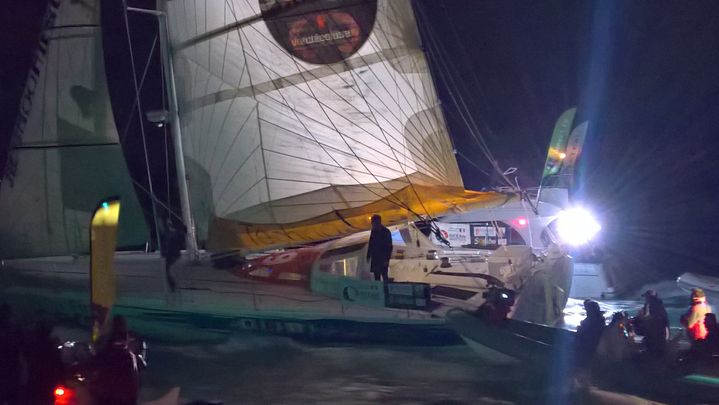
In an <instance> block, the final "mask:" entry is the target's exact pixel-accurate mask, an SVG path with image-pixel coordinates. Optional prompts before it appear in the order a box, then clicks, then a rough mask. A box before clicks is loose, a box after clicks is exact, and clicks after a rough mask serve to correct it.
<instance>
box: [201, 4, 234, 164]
mask: <svg viewBox="0 0 719 405" xmlns="http://www.w3.org/2000/svg"><path fill="white" fill-rule="evenodd" d="M222 9H223V20H226V19H227V10H226V7H222ZM229 42H230V36H229V35H226V36H225V50H224V53H223V54H222V68H221V69H220V84H222V83H223V82H224V80H223V78H224V77H225V64H226V62H227V46H228V44H229ZM208 65H209V64H208ZM210 68H211V66H208V70H210ZM242 74H244V69H243V71H242ZM242 74H241V75H240V80H242ZM238 85H239V83H238ZM234 105H235V99H234V98H233V99H232V100H231V101H230V105H229V106H227V112H226V113H225V117H224V118H223V119H222V124H221V125H220V129H219V130H218V132H217V136H216V137H215V145H214V147H213V148H212V155H210V160H209V162H210V165H211V164H212V161H213V160H214V158H215V154H216V153H217V145H218V144H219V140H220V134H222V131H223V130H224V129H225V124H227V118H228V117H229V116H230V111H232V107H233V106H234ZM209 150H210V148H209V147H208V148H207V149H206V150H205V154H204V155H203V156H202V161H203V162H205V163H207V162H208V160H207V151H209Z"/></svg>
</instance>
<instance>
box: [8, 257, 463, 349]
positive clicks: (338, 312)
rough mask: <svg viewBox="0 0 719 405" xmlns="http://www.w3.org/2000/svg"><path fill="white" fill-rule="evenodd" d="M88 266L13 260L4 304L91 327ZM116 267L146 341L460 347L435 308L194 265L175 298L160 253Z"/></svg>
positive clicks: (119, 306)
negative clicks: (385, 304) (234, 339)
mask: <svg viewBox="0 0 719 405" xmlns="http://www.w3.org/2000/svg"><path fill="white" fill-rule="evenodd" d="M88 268H89V264H88V263H87V260H86V259H85V258H74V259H73V258H52V259H43V260H24V261H15V262H6V263H5V265H4V267H3V269H2V273H1V274H2V277H1V278H0V280H1V281H2V283H1V284H0V285H1V286H2V288H1V290H0V297H1V298H0V299H2V300H4V301H7V302H8V303H9V304H10V305H11V306H12V307H13V310H14V312H15V313H16V314H17V315H18V316H19V317H20V319H33V318H37V317H45V318H51V319H53V320H59V321H61V322H69V323H73V324H77V325H83V326H88V327H89V325H90V306H89V302H90V297H89V292H88V285H89V278H88ZM115 270H116V274H117V289H118V294H117V295H118V299H117V302H116V304H115V307H114V309H113V313H114V314H120V315H124V316H126V317H127V318H128V320H129V322H130V325H131V327H132V328H133V329H134V330H135V331H136V332H137V333H139V334H142V335H144V336H146V337H148V338H153V339H160V340H166V341H180V342H181V341H197V340H216V339H223V338H226V337H227V336H229V335H232V334H237V333H255V334H257V333H259V334H273V335H282V336H289V337H292V338H296V339H300V340H305V341H311V342H359V343H382V344H397V345H429V346H438V345H455V344H461V343H462V340H461V339H460V338H459V336H457V334H456V333H454V332H453V331H452V330H451V328H449V327H447V325H446V323H445V322H444V320H443V319H442V318H439V317H435V316H432V314H431V313H429V312H427V311H419V310H407V309H403V310H399V309H390V308H371V307H364V306H360V305H353V304H351V303H347V302H344V301H342V300H338V299H332V298H327V297H322V296H317V295H315V294H312V293H311V292H309V291H306V290H304V289H302V288H299V287H294V286H278V285H268V284H266V283H261V282H257V281H253V280H244V279H239V278H237V277H236V276H234V275H232V274H230V273H228V272H224V271H221V270H217V269H213V268H211V267H206V266H202V265H192V264H190V263H187V262H181V263H179V264H178V265H177V268H176V272H175V274H176V276H177V279H178V285H179V286H180V287H179V288H178V291H177V292H175V293H170V292H169V291H168V290H167V287H166V283H165V279H164V277H165V275H164V267H163V261H162V259H161V258H159V257H158V256H156V255H152V254H150V255H146V254H130V255H127V254H126V255H123V254H120V255H118V256H117V258H116V260H115Z"/></svg>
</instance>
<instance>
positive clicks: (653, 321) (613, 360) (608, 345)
mask: <svg viewBox="0 0 719 405" xmlns="http://www.w3.org/2000/svg"><path fill="white" fill-rule="evenodd" d="M642 296H643V298H644V306H643V307H642V309H641V310H640V311H639V313H638V314H637V315H636V316H634V317H630V316H629V314H627V313H626V312H617V313H615V314H613V316H612V318H611V321H610V322H609V324H608V325H606V323H605V319H604V311H602V310H601V309H600V307H599V304H598V303H597V302H596V301H593V300H586V301H585V302H584V309H585V311H586V314H587V316H586V318H585V319H584V320H583V321H582V322H581V324H580V325H579V327H578V328H577V353H578V355H579V357H580V359H579V360H580V362H583V363H584V364H589V363H590V362H591V364H593V365H599V366H609V367H611V366H612V365H616V364H619V363H622V362H625V361H628V360H631V359H641V360H646V361H657V362H665V361H667V360H669V359H670V358H675V356H674V355H675V354H676V351H675V350H673V348H674V347H675V346H676V345H675V343H677V341H678V339H679V338H680V336H675V337H673V338H672V337H671V336H670V330H669V316H668V314H667V311H666V309H665V307H664V303H663V302H662V300H661V299H660V298H659V296H658V295H657V293H656V291H653V290H648V291H647V292H645V293H644V294H643V295H642ZM690 300H691V302H690V307H689V309H688V310H687V312H686V313H684V314H683V315H682V316H681V319H680V322H681V324H682V326H683V327H684V329H685V332H686V336H687V338H688V340H689V342H690V345H691V346H690V349H689V350H688V352H686V354H685V355H684V356H682V357H681V359H682V360H689V361H691V362H696V361H704V360H707V359H710V358H712V357H713V356H716V355H719V326H718V325H717V319H716V316H715V314H713V313H712V310H711V307H710V306H709V304H708V303H707V301H706V296H705V294H704V291H702V290H701V289H700V288H695V289H693V290H692V293H691V297H690ZM635 336H636V337H638V339H635ZM639 338H640V339H639ZM637 341H639V342H640V343H638V344H637V343H635V342H637Z"/></svg>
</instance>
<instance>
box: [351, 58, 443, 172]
mask: <svg viewBox="0 0 719 405" xmlns="http://www.w3.org/2000/svg"><path fill="white" fill-rule="evenodd" d="M358 57H359V58H360V59H363V58H364V57H363V56H362V55H359V56H358ZM366 67H367V70H369V71H370V72H372V74H373V75H374V76H375V78H376V79H377V81H378V83H380V85H381V86H382V88H383V89H384V90H385V91H386V92H387V94H388V95H390V96H391V93H390V91H389V89H388V88H387V86H386V85H385V83H384V81H382V80H381V79H380V78H379V76H377V73H376V72H375V71H374V70H373V69H372V67H371V66H370V65H369V64H366ZM383 67H385V69H386V70H387V72H388V73H390V77H391V78H392V81H393V82H395V84H397V83H398V82H397V81H396V80H395V79H394V78H393V77H392V76H391V71H390V70H389V69H388V68H387V67H386V66H384V65H383ZM350 75H351V76H352V78H353V80H354V81H355V83H356V79H355V76H354V75H352V71H351V70H350ZM357 77H359V78H360V81H361V82H362V84H364V85H365V86H366V87H367V88H368V89H369V90H370V92H372V94H373V95H374V96H376V97H377V99H378V100H379V101H380V103H381V104H382V105H383V106H384V107H385V108H386V109H387V112H389V114H390V115H391V116H392V118H394V119H396V120H397V122H399V123H400V126H402V127H403V128H396V127H394V126H393V125H392V124H391V123H390V121H389V120H386V118H385V120H386V121H387V122H388V123H389V124H390V126H391V127H392V129H395V130H396V131H397V133H398V134H400V137H401V138H403V139H404V140H405V141H407V143H408V144H409V145H410V146H414V148H415V149H416V150H417V152H418V153H419V154H422V152H424V151H425V150H424V149H423V148H422V147H421V145H422V142H420V141H418V140H417V139H415V138H414V136H412V137H410V138H407V137H405V136H404V134H406V133H407V131H403V130H402V129H407V125H406V124H409V125H410V126H411V127H412V128H414V130H416V131H417V133H423V131H422V130H420V128H418V127H417V124H416V123H415V122H414V121H413V120H409V119H408V120H406V121H405V122H404V125H403V124H402V118H401V117H398V116H396V115H395V114H394V113H393V112H392V109H391V108H390V107H389V106H387V104H385V102H384V101H383V99H382V97H380V96H379V95H378V94H377V93H376V92H375V91H374V89H373V88H372V86H369V85H368V84H367V82H365V81H364V80H363V79H362V78H361V75H359V74H358V75H357ZM357 87H359V86H357ZM397 87H399V86H397ZM353 88H354V87H353ZM357 93H358V95H359V96H360V97H362V99H363V100H364V101H365V104H367V106H368V108H369V109H370V113H371V114H372V116H373V120H374V122H373V123H374V124H375V125H376V126H377V127H378V128H379V129H380V131H382V132H383V133H384V135H385V143H386V144H387V145H390V143H389V142H388V141H387V139H386V136H387V135H388V133H386V131H384V130H383V129H382V127H381V125H380V124H379V120H377V118H376V117H375V115H374V112H373V111H371V110H372V108H373V107H374V106H372V105H371V103H369V101H368V100H367V97H366V96H365V95H363V94H362V93H361V92H359V91H357ZM393 101H394V100H393ZM405 101H407V100H406V98H405ZM408 104H409V103H408ZM396 106H397V107H398V109H399V110H401V108H400V105H399V103H397V104H396ZM374 108H375V109H377V110H378V108H376V107H374ZM430 108H431V107H430ZM420 113H422V111H417V113H416V115H417V116H419V114H420ZM383 118H384V117H383ZM422 124H423V123H422ZM422 127H423V128H422V129H423V130H424V133H426V134H428V135H429V134H431V133H432V131H428V130H427V128H426V127H424V125H422ZM410 134H411V133H410ZM389 137H390V138H391V139H392V140H393V141H395V142H397V143H399V144H403V142H402V140H400V139H397V138H395V137H394V136H392V135H391V134H389ZM392 149H393V151H394V150H395V149H394V148H392ZM431 152H432V153H433V152H435V151H433V150H432V151H431ZM402 155H403V157H404V158H405V159H406V158H407V156H406V154H405V153H402ZM422 155H423V154H422ZM424 156H426V157H427V158H429V160H427V161H426V162H425V163H427V165H428V167H431V166H433V163H436V162H437V161H438V160H437V161H434V160H432V158H433V157H432V156H429V155H424ZM434 158H437V159H439V158H438V157H437V156H434ZM398 163H399V161H398ZM440 171H441V166H440Z"/></svg>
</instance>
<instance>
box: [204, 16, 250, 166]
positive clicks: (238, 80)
mask: <svg viewBox="0 0 719 405" xmlns="http://www.w3.org/2000/svg"><path fill="white" fill-rule="evenodd" d="M224 9H225V10H226V9H227V7H224ZM225 19H227V15H226V12H225ZM229 38H230V34H229V33H228V34H227V39H228V41H229ZM225 55H226V54H225ZM225 60H227V58H226V57H225V58H224V59H223V67H224V61H225ZM246 71H247V65H246V64H243V65H242V72H240V77H239V78H238V79H237V86H240V85H241V84H242V78H243V77H245V72H246ZM248 75H249V72H248ZM237 98H239V97H233V98H232V101H231V102H230V106H229V107H228V114H229V112H230V111H231V110H232V107H234V104H235V100H237ZM254 108H257V105H256V104H255V107H253V109H254ZM242 126H244V123H243V124H242ZM223 129H224V123H223V126H222V128H220V131H222V130H223ZM237 134H239V131H238V132H237ZM235 136H238V135H235ZM234 141H235V140H234V139H233V141H232V145H234ZM219 143H220V135H219V133H218V136H217V138H216V140H215V148H214V150H213V151H212V157H211V158H210V160H209V162H210V163H213V162H214V161H215V156H216V154H217V145H219ZM232 145H231V146H230V147H232ZM225 159H227V155H225ZM223 165H224V160H223V163H222V164H221V165H220V167H219V168H218V169H217V171H214V172H213V173H218V172H219V170H220V169H221V168H222V166H223Z"/></svg>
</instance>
